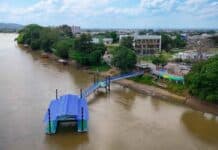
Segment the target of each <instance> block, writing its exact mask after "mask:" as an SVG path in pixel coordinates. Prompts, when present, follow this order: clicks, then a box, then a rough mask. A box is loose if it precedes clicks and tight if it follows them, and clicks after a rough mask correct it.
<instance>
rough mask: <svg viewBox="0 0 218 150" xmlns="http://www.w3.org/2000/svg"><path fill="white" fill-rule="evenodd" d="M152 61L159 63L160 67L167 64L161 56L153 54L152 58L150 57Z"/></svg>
mask: <svg viewBox="0 0 218 150" xmlns="http://www.w3.org/2000/svg"><path fill="white" fill-rule="evenodd" d="M152 63H153V64H155V65H157V66H159V65H161V66H162V67H163V66H165V65H166V64H167V59H166V58H165V57H164V56H163V55H160V56H158V57H157V56H155V57H154V58H152Z"/></svg>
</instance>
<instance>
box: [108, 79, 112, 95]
mask: <svg viewBox="0 0 218 150" xmlns="http://www.w3.org/2000/svg"><path fill="white" fill-rule="evenodd" d="M110 90H111V77H110V76H108V91H109V92H110Z"/></svg>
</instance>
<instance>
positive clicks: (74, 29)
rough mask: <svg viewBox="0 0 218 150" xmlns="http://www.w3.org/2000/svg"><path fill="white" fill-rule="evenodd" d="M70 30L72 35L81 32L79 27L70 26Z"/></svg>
mask: <svg viewBox="0 0 218 150" xmlns="http://www.w3.org/2000/svg"><path fill="white" fill-rule="evenodd" d="M71 29H72V33H73V34H78V33H80V32H81V29H80V26H74V25H73V26H72V27H71Z"/></svg>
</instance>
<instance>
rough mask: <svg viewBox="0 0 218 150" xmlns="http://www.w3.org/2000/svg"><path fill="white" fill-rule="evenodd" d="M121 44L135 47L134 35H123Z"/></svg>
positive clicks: (130, 47)
mask: <svg viewBox="0 0 218 150" xmlns="http://www.w3.org/2000/svg"><path fill="white" fill-rule="evenodd" d="M120 46H122V47H126V48H129V49H133V37H131V36H128V37H123V38H122V39H121V43H120Z"/></svg>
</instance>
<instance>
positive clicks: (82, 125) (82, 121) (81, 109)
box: [81, 107, 84, 132]
mask: <svg viewBox="0 0 218 150" xmlns="http://www.w3.org/2000/svg"><path fill="white" fill-rule="evenodd" d="M83 111H84V110H83V107H82V108H81V113H82V122H81V123H82V125H81V126H82V129H81V130H82V132H83Z"/></svg>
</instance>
